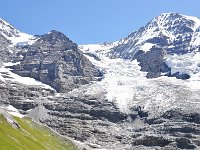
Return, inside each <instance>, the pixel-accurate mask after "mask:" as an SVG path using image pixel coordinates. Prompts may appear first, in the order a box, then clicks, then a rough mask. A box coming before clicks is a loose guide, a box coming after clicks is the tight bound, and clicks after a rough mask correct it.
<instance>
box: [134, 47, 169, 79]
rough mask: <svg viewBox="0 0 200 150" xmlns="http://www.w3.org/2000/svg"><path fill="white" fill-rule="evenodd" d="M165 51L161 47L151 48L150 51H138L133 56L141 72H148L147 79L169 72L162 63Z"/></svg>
mask: <svg viewBox="0 0 200 150" xmlns="http://www.w3.org/2000/svg"><path fill="white" fill-rule="evenodd" d="M164 56H165V51H164V49H163V48H161V47H155V46H154V47H152V48H151V49H150V51H148V52H146V53H145V52H144V51H138V52H137V53H136V54H135V55H134V57H133V58H134V59H137V61H138V62H139V65H140V66H141V71H145V72H148V73H147V78H156V77H159V76H160V75H161V73H166V72H169V71H170V68H169V67H168V66H167V65H166V64H165V62H164Z"/></svg>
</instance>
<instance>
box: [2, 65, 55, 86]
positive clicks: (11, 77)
mask: <svg viewBox="0 0 200 150" xmlns="http://www.w3.org/2000/svg"><path fill="white" fill-rule="evenodd" d="M16 64H18V63H3V65H2V66H1V68H0V80H1V81H3V82H7V81H11V82H18V83H21V84H25V85H36V86H40V87H42V88H45V89H51V90H54V89H53V88H52V87H50V86H49V85H47V84H44V83H42V82H40V81H36V80H35V79H33V78H29V77H21V76H19V75H17V74H15V73H13V72H12V71H11V69H9V68H6V67H8V66H13V65H16Z"/></svg>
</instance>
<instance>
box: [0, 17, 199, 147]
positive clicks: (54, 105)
mask: <svg viewBox="0 0 200 150" xmlns="http://www.w3.org/2000/svg"><path fill="white" fill-rule="evenodd" d="M3 22H4V26H5V25H7V26H8V29H9V32H11V31H12V32H11V33H13V34H12V36H13V37H14V38H18V37H19V39H20V40H21V39H22V37H20V35H18V36H17V35H16V36H15V34H14V33H15V31H17V33H16V34H18V33H22V32H20V31H18V30H17V29H15V28H14V27H12V26H11V25H9V24H8V23H6V22H5V21H3ZM10 30H11V31H10ZM6 31H7V30H5V28H4V29H3V30H2V31H1V35H2V36H1V38H2V39H0V42H2V43H4V45H3V44H2V45H3V46H2V45H1V46H2V47H4V48H2V47H0V51H2V52H4V53H2V54H4V56H3V57H2V59H1V63H0V97H1V100H0V107H1V108H0V110H2V109H4V110H5V111H7V113H9V114H11V115H15V116H20V117H23V116H26V117H29V118H31V119H32V120H33V121H35V122H38V123H40V124H43V125H46V126H48V127H50V128H51V129H53V130H54V131H56V132H57V133H59V134H61V135H63V136H67V137H70V138H71V139H72V141H73V142H74V143H76V144H77V145H78V146H79V147H80V149H88V150H89V149H112V150H132V149H134V150H141V149H144V150H146V149H159V150H175V149H176V150H181V149H199V148H200V144H199V143H200V129H199V125H200V109H199V108H200V98H199V97H200V88H199V85H200V81H199V77H200V68H199V64H200V61H199V58H200V52H199V39H200V38H199V19H198V18H196V17H189V16H185V15H181V14H178V13H165V14H161V15H160V16H158V17H156V18H154V19H153V20H152V21H150V22H149V23H148V24H147V25H146V26H145V27H142V28H140V29H139V30H138V31H136V32H133V33H131V34H130V35H129V36H128V37H126V38H123V39H121V40H119V41H116V42H111V43H106V42H105V43H103V44H89V45H77V44H76V43H74V42H73V41H71V40H70V39H69V38H68V37H66V36H65V35H64V34H63V33H61V32H59V31H55V30H52V31H50V32H49V33H47V34H44V35H39V36H31V35H29V36H28V37H33V39H32V38H28V39H26V40H24V41H23V42H22V43H21V42H16V43H14V42H13V41H12V40H11V39H10V38H9V36H8V35H5V33H6ZM4 32H5V33H4ZM8 108H12V110H15V111H10V109H8Z"/></svg>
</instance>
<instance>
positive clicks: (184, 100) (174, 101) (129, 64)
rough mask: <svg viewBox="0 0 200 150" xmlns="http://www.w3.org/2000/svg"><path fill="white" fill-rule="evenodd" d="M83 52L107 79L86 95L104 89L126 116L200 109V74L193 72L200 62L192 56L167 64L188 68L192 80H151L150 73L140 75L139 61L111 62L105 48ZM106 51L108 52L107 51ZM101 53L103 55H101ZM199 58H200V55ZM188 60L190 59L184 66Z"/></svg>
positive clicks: (174, 57)
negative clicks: (133, 112) (135, 111)
mask: <svg viewBox="0 0 200 150" xmlns="http://www.w3.org/2000/svg"><path fill="white" fill-rule="evenodd" d="M80 49H81V50H82V51H83V52H84V53H85V55H86V56H87V57H88V59H89V60H90V61H92V62H93V64H95V65H96V66H97V67H99V68H100V70H102V71H103V72H104V77H103V79H102V80H101V81H100V82H95V83H93V84H91V85H90V86H87V87H84V91H85V90H86V89H88V90H87V93H88V94H91V93H95V92H100V90H102V89H103V91H104V92H105V93H106V97H107V99H108V101H112V102H114V103H116V105H117V106H118V107H119V109H120V110H121V111H122V112H125V113H129V112H130V111H131V108H133V107H137V106H142V107H143V108H142V109H144V110H147V111H150V112H151V114H152V115H159V114H160V113H162V112H164V111H167V110H170V109H172V108H173V109H176V108H177V109H188V110H190V111H192V109H195V108H197V109H199V108H200V94H199V93H200V92H199V90H200V87H199V85H200V78H199V77H197V76H199V74H195V71H194V72H193V71H191V70H193V69H194V70H195V69H198V67H197V66H192V65H191V64H193V63H194V61H196V62H195V64H198V63H199V62H200V60H199V59H192V57H191V54H188V55H185V56H182V57H180V58H179V57H178V56H177V57H176V56H168V59H167V60H166V61H168V63H170V64H171V65H172V66H173V68H175V67H176V66H177V67H179V68H181V65H180V64H182V65H185V67H184V68H183V67H182V68H181V69H182V70H183V69H185V71H189V72H190V73H191V79H190V80H178V79H176V78H169V77H166V76H162V77H160V78H156V79H147V78H146V77H145V76H146V73H145V72H141V71H140V66H139V65H138V62H137V61H136V60H133V61H129V60H123V59H120V58H117V59H110V58H108V57H107V56H106V54H104V53H102V50H103V49H102V47H101V46H100V47H99V49H98V50H97V45H86V46H84V45H82V46H80ZM104 50H106V48H105V47H104ZM100 51H101V53H99V52H100ZM106 51H108V50H106ZM88 53H92V54H93V55H95V56H97V57H98V58H99V59H94V57H92V56H91V55H87V54H88ZM196 56H199V53H197V54H196ZM170 57H172V58H170ZM184 57H185V58H188V57H190V58H188V59H187V62H185V63H184V61H183V59H184ZM169 58H170V59H169ZM196 58H198V57H196ZM177 64H179V65H177ZM195 67H196V68H195ZM79 90H80V89H79ZM190 107H191V108H190Z"/></svg>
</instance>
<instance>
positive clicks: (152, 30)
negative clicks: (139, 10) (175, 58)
mask: <svg viewBox="0 0 200 150" xmlns="http://www.w3.org/2000/svg"><path fill="white" fill-rule="evenodd" d="M199 29H200V19H199V18H197V17H192V16H186V15H182V14H179V13H162V14H161V15H159V16H158V17H155V18H153V19H152V20H151V21H150V22H149V23H147V25H146V26H144V27H141V28H140V29H139V30H138V31H135V32H133V33H131V34H130V35H129V36H127V37H126V38H124V39H122V40H120V41H123V42H122V43H119V44H118V45H117V46H115V47H114V48H113V51H112V55H113V56H114V57H122V58H125V59H132V58H133V57H134V55H135V54H136V53H137V51H138V50H142V51H144V52H147V51H149V50H150V49H151V48H152V46H154V45H158V46H161V47H165V49H166V50H167V51H168V52H170V53H177V52H178V53H180V51H181V53H185V52H186V51H188V50H189V51H190V50H194V49H195V48H196V47H198V46H199V45H200V41H199V40H198V39H199V37H200V32H199ZM147 43H148V47H147V46H146V45H147ZM145 44H146V45H145Z"/></svg>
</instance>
